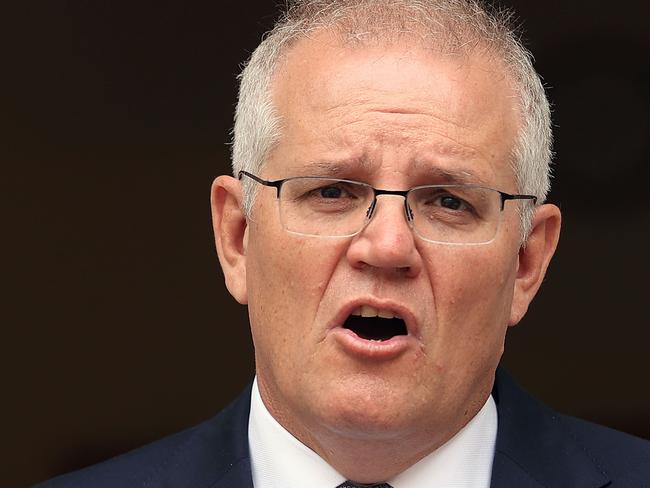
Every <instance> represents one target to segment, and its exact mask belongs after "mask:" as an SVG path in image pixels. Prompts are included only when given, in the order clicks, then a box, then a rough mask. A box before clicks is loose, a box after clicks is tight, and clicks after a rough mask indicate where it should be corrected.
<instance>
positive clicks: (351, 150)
mask: <svg viewBox="0 0 650 488" xmlns="http://www.w3.org/2000/svg"><path fill="white" fill-rule="evenodd" d="M504 72H505V71H504V70H503V69H500V63H498V62H496V61H495V60H494V59H491V58H490V57H488V56H486V55H483V56H481V55H480V54H475V55H466V56H452V55H443V54H439V53H436V52H434V51H432V50H426V49H424V48H423V47H422V46H421V44H418V43H409V42H407V41H402V42H399V43H391V44H390V45H379V44H376V43H375V44H371V45H354V46H349V45H342V44H341V42H340V40H339V38H338V37H337V36H336V35H333V34H330V33H328V32H326V31H325V32H320V33H317V34H316V35H314V36H312V37H310V38H309V39H303V40H301V41H298V42H297V43H296V44H295V45H294V46H292V48H291V49H290V50H289V51H288V52H287V53H286V55H285V57H284V59H283V61H282V63H281V65H280V66H279V68H278V70H277V71H276V74H275V77H274V83H273V101H274V104H275V107H276V109H277V111H278V113H279V115H280V117H281V126H282V137H281V140H280V143H279V144H278V147H277V148H276V150H275V151H274V153H273V154H272V156H271V158H270V161H269V163H270V164H274V165H276V168H277V169H279V170H281V171H283V173H284V174H285V175H286V172H292V173H296V172H300V171H301V170H309V169H311V167H312V166H313V167H314V168H316V169H323V168H327V167H331V168H336V169H341V168H345V167H346V166H350V167H352V168H362V169H365V170H368V171H370V170H372V169H373V168H375V169H376V168H377V167H382V166H386V165H387V164H388V162H390V165H392V166H394V167H399V168H400V169H401V170H403V171H406V172H413V171H427V170H428V169H430V170H434V171H435V170H439V169H443V170H454V171H455V172H466V173H469V174H472V173H476V174H477V175H478V174H482V176H483V178H484V179H494V178H495V177H498V179H501V180H504V179H507V177H511V176H512V175H510V164H509V162H510V153H511V150H512V144H513V141H514V139H515V136H516V133H517V130H518V123H519V114H518V109H517V107H518V105H517V103H516V97H515V93H514V90H513V89H512V88H511V84H510V83H509V79H508V78H507V77H506V76H505V75H504ZM278 165H280V166H278Z"/></svg>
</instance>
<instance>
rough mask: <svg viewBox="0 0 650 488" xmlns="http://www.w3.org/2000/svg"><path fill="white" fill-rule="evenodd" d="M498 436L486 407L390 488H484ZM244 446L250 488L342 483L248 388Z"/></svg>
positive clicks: (317, 487) (491, 406)
mask: <svg viewBox="0 0 650 488" xmlns="http://www.w3.org/2000/svg"><path fill="white" fill-rule="evenodd" d="M496 434H497V409H496V405H495V403H494V399H493V398H492V396H491V395H490V397H489V398H488V400H487V401H486V402H485V405H484V406H483V408H481V410H480V411H479V412H478V413H477V414H476V416H475V417H474V418H473V419H472V420H470V421H469V422H468V423H467V425H466V426H465V427H463V428H462V429H461V430H460V431H459V432H458V433H457V434H456V435H455V436H454V437H452V438H451V439H450V440H449V441H447V442H446V443H445V444H443V445H442V446H441V447H439V448H438V449H436V450H435V451H434V452H432V453H431V454H429V455H427V456H425V457H424V458H422V459H421V460H420V461H418V462H417V463H416V464H414V465H413V466H411V467H410V468H408V469H407V470H406V471H403V472H402V473H400V474H399V475H397V476H396V477H395V478H393V479H392V480H388V483H389V484H390V485H391V486H393V487H394V488H429V487H431V486H444V487H445V488H461V487H463V488H489V486H490V476H491V471H492V460H493V457H494V446H495V442H496ZM248 443H249V446H250V455H251V470H252V475H253V486H254V487H255V488H304V486H306V480H308V481H309V482H308V486H309V487H310V488H334V487H336V486H338V485H339V484H340V483H343V481H345V478H344V477H343V476H341V475H340V474H339V473H338V472H337V471H336V470H335V469H334V468H332V467H331V466H330V465H329V464H327V463H326V462H325V461H324V460H323V459H322V458H321V457H320V456H318V454H316V453H315V452H314V451H312V450H311V449H310V448H308V447H307V446H305V445H304V444H302V443H301V442H300V441H299V440H298V439H296V438H295V437H294V436H293V435H291V434H290V433H289V432H288V431H287V430H286V429H285V428H284V427H282V426H281V425H280V424H279V423H278V422H277V420H275V418H273V416H272V415H271V414H270V412H269V411H268V410H267V408H266V406H265V405H264V402H263V401H262V398H261V396H260V393H259V389H258V386H257V378H256V379H255V381H254V382H253V389H252V393H251V410H250V419H249V423H248Z"/></svg>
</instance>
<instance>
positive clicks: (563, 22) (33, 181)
mask: <svg viewBox="0 0 650 488" xmlns="http://www.w3.org/2000/svg"><path fill="white" fill-rule="evenodd" d="M504 4H505V5H510V6H513V7H514V8H515V9H516V10H517V12H518V14H519V17H520V18H521V20H522V21H523V23H524V27H525V38H526V39H527V43H528V45H529V47H530V48H531V50H532V51H533V53H534V54H535V57H536V66H537V68H538V71H539V72H540V73H541V74H542V75H543V77H544V80H545V83H546V85H547V87H548V93H549V96H550V98H551V100H552V102H553V105H554V121H555V124H556V146H555V149H556V152H557V157H556V163H557V166H556V170H555V175H556V177H555V181H554V188H553V191H552V194H551V198H550V200H551V201H552V202H554V203H556V204H558V205H559V206H560V207H561V208H562V210H563V212H564V228H563V233H562V238H561V242H560V248H559V251H558V253H557V255H556V258H555V260H554V262H553V264H552V267H551V270H550V272H549V275H548V277H547V280H546V284H545V285H544V286H543V288H542V290H541V292H540V294H539V296H538V297H537V298H536V300H535V301H534V303H533V305H532V307H531V309H530V311H529V314H528V315H527V316H526V318H525V319H524V321H523V322H522V323H521V324H520V326H518V327H516V328H514V329H513V330H511V333H510V336H509V339H508V344H507V346H506V354H505V358H504V363H505V365H506V366H507V367H508V369H509V370H510V371H511V373H512V374H513V375H514V376H515V377H516V378H517V379H518V380H519V381H520V382H521V383H522V384H523V385H524V386H525V387H526V388H527V389H528V390H529V391H531V392H532V393H533V394H534V395H535V396H537V397H539V398H541V399H542V400H543V401H545V402H546V403H548V404H550V405H551V406H553V407H554V408H557V409H559V410H561V411H564V412H566V413H569V414H572V415H577V416H581V417H585V418H587V419H589V420H592V421H595V422H599V423H603V424H606V425H609V426H611V427H614V428H617V429H621V430H624V431H627V432H630V433H632V434H635V435H638V436H642V437H646V438H649V437H650V416H649V412H650V389H649V388H648V384H650V382H649V381H648V373H649V369H650V368H649V367H648V364H649V363H648V357H649V354H648V343H649V341H650V331H649V329H650V327H649V325H650V320H649V319H648V314H647V306H648V301H649V299H648V292H649V291H650V282H649V281H650V280H649V278H648V275H649V272H650V259H649V258H648V237H650V236H649V234H650V201H649V200H650V199H649V193H650V192H649V191H648V181H649V179H650V178H649V176H650V171H649V166H650V165H649V163H650V137H649V135H650V33H649V30H648V26H647V19H648V14H649V13H650V12H649V11H648V3H647V1H646V0H621V1H618V2H615V3H611V2H604V1H603V2H598V1H596V2H594V1H582V0H580V1H578V0H576V1H570V2H565V1H559V0H558V1H550V0H549V1H545V2H532V1H524V0H511V1H507V2H504ZM275 12H276V2H275V1H271V0H269V1H257V2H255V1H247V2H233V1H221V2H215V1H193V2H178V1H175V2H172V1H165V0H162V1H161V0H158V1H156V2H154V1H146V0H141V1H137V2H120V1H115V0H112V1H110V2H109V1H103V0H93V1H88V0H83V1H82V0H67V1H60V2H47V1H40V2H38V1H33V0H23V1H21V2H12V5H10V6H4V7H3V14H2V17H3V19H2V23H3V24H4V25H3V28H2V29H1V30H0V31H1V32H2V34H0V36H2V39H1V40H2V41H3V42H2V45H3V49H4V50H5V51H6V52H5V53H3V55H2V60H1V63H2V64H1V68H0V69H1V70H2V77H1V78H2V81H0V83H1V84H2V85H3V89H2V91H1V92H0V93H1V97H2V100H1V107H2V109H1V110H0V134H1V136H0V150H1V153H0V161H1V164H2V174H1V176H0V188H1V189H2V191H1V195H2V201H3V203H2V205H1V207H2V214H3V218H2V236H3V237H2V239H1V241H0V242H2V248H3V252H2V278H3V279H2V281H3V285H4V286H3V288H4V290H5V292H3V293H2V301H3V305H2V309H1V310H2V312H1V315H0V316H1V323H2V331H3V340H2V342H1V344H2V346H1V347H2V354H1V355H0V356H1V359H0V361H1V362H2V364H0V366H1V368H0V371H2V373H1V374H2V378H1V379H2V383H1V385H2V389H3V401H2V410H3V411H2V419H3V421H4V427H3V435H2V439H1V440H0V446H1V447H2V450H3V451H6V453H4V454H3V462H2V464H1V465H0V470H2V472H1V473H0V484H1V485H2V486H3V487H22V486H29V485H31V484H32V483H34V482H37V481H40V480H43V479H45V478H49V477H52V476H54V475H57V474H59V473H62V472H66V471H69V470H72V469H76V468H80V467H82V466H85V465H87V464H90V463H94V462H97V461H100V460H102V459H105V458H107V457H110V456H113V455H116V454H118V453H121V452H124V451H126V450H129V449H132V448H134V447H137V446H140V445H142V444H144V443H147V442H149V441H152V440H154V439H157V438H159V437H162V436H164V435H166V434H169V433H172V432H175V431H178V430H180V429H183V428H186V427H188V426H191V425H193V424H195V423H198V422H200V421H202V420H204V419H207V418H209V417H211V416H212V415H214V414H215V413H216V412H217V411H218V410H220V409H221V408H222V407H223V406H224V405H226V404H227V403H228V402H229V400H230V399H232V398H233V397H234V396H235V395H236V394H237V393H238V392H239V391H240V390H241V389H242V388H243V386H244V385H245V384H246V383H247V382H248V381H249V380H250V379H251V378H252V373H253V359H252V348H251V345H250V335H249V331H248V324H247V318H246V310H245V309H244V308H243V307H240V306H238V305H237V304H236V303H235V302H234V300H232V299H231V298H230V296H229V295H228V294H227V292H226V290H225V287H224V285H223V277H222V275H221V271H220V269H219V265H218V262H217V258H216V253H215V251H214V245H213V239H212V235H211V223H210V214H209V201H208V197H209V188H210V183H211V181H212V179H213V178H214V177H215V176H216V175H218V174H221V173H225V172H228V171H229V147H228V145H227V141H228V139H229V131H230V127H231V123H232V114H233V110H234V105H235V96H236V84H235V76H236V74H237V73H238V72H239V69H240V65H241V63H242V62H243V61H244V60H245V59H246V58H247V57H248V56H249V54H250V53H251V51H252V50H253V49H254V47H255V46H256V44H257V43H258V41H259V39H260V36H261V35H262V33H263V32H264V31H266V30H267V29H268V28H269V27H270V26H271V25H272V21H273V19H274V15H275Z"/></svg>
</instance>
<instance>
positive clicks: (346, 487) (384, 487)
mask: <svg viewBox="0 0 650 488" xmlns="http://www.w3.org/2000/svg"><path fill="white" fill-rule="evenodd" d="M336 488H393V487H392V486H390V485H389V484H388V483H377V484H374V485H360V484H358V483H353V482H352V481H346V482H345V483H341V484H340V485H339V486H337V487H336Z"/></svg>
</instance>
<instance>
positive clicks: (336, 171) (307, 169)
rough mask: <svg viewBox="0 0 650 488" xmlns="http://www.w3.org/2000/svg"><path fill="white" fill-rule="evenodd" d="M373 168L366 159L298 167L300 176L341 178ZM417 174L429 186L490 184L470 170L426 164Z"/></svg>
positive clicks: (354, 158)
mask: <svg viewBox="0 0 650 488" xmlns="http://www.w3.org/2000/svg"><path fill="white" fill-rule="evenodd" d="M370 166H371V164H370V162H369V161H368V160H367V159H366V158H365V157H364V156H360V157H352V158H348V159H345V160H340V161H336V160H313V161H309V162H307V163H305V164H304V165H302V166H300V167H297V168H296V169H297V170H298V172H299V173H300V176H307V175H309V176H325V177H332V178H340V177H341V176H343V175H347V174H350V173H353V172H358V171H359V170H362V171H363V170H364V169H365V170H367V169H369V167H370ZM415 166H416V168H414V169H417V171H416V172H415V173H416V174H419V175H421V176H422V177H423V178H424V179H425V180H426V181H427V184H434V185H435V184H449V185H479V186H488V183H487V182H486V181H485V180H484V179H483V178H482V177H480V176H479V175H478V174H476V172H474V171H472V170H470V169H468V168H460V169H452V168H442V167H439V166H430V165H425V164H416V165H415Z"/></svg>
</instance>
